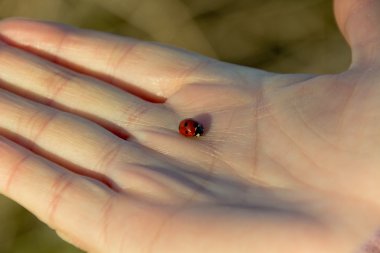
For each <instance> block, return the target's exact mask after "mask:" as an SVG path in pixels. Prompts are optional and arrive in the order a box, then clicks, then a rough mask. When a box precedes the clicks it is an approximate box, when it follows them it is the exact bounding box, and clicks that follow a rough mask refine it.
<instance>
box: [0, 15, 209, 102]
mask: <svg viewBox="0 0 380 253" xmlns="http://www.w3.org/2000/svg"><path fill="white" fill-rule="evenodd" d="M0 36H1V37H2V39H3V40H5V41H6V42H7V43H9V44H11V45H14V46H17V47H21V48H23V49H25V50H28V51H31V52H33V53H36V54H38V55H40V56H43V57H46V58H48V59H50V60H53V61H55V62H58V63H60V64H62V65H64V66H66V67H69V68H71V69H74V70H76V71H79V72H82V73H85V74H88V75H93V76H95V77H97V78H100V79H102V80H105V81H107V82H109V83H113V84H115V85H117V86H119V87H122V88H124V89H126V90H128V91H129V92H131V93H135V94H137V95H140V96H143V97H144V95H145V97H146V96H147V97H152V96H153V98H156V99H157V98H164V99H165V98H167V97H168V96H170V95H171V94H173V93H175V92H176V91H177V90H178V89H180V88H181V87H182V85H184V83H193V82H196V81H197V80H198V79H200V78H201V77H199V76H197V75H194V73H196V72H197V70H200V69H204V67H205V65H207V64H208V62H209V61H210V59H209V58H207V57H203V56H200V55H196V54H193V53H190V52H187V51H184V50H180V49H174V48H171V47H168V46H164V45H159V44H157V43H151V42H144V41H140V40H137V39H132V38H128V37H121V36H117V35H112V34H107V33H102V32H96V31H90V30H84V29H78V28H74V27H70V26H66V25H61V24H54V23H50V22H37V21H31V20H23V19H9V20H5V21H2V22H0ZM190 79H191V80H190ZM185 80H186V81H185Z"/></svg>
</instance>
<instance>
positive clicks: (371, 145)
mask: <svg viewBox="0 0 380 253" xmlns="http://www.w3.org/2000/svg"><path fill="white" fill-rule="evenodd" d="M336 14H337V20H338V24H339V26H340V27H341V30H342V31H343V34H344V35H345V37H346V38H347V40H348V42H349V44H350V46H351V48H352V52H353V64H352V66H351V68H350V69H349V70H347V71H346V72H344V73H340V74H336V75H321V76H316V75H299V74H294V75H279V74H273V73H267V72H264V71H259V70H254V69H250V68H245V67H241V66H235V65H231V64H227V63H222V62H219V61H216V60H212V59H209V58H206V57H202V56H199V55H195V54H191V53H188V52H184V51H182V50H178V49H172V48H169V47H166V46H163V45H158V44H155V43H147V42H141V41H137V40H133V39H130V38H120V37H117V36H113V35H108V34H103V33H97V32H92V31H85V30H79V29H75V28H70V27H66V26H62V25H55V24H49V23H46V22H45V23H43V22H33V21H25V20H8V21H3V22H2V23H0V35H1V36H2V38H3V40H4V41H6V43H7V44H4V45H2V46H1V47H2V50H1V56H0V63H1V71H0V79H1V80H2V83H1V85H2V88H3V89H2V90H1V91H0V109H1V112H2V115H1V121H0V134H1V135H2V136H3V137H2V138H1V141H0V156H1V160H0V175H1V176H0V189H1V192H2V193H3V194H5V195H6V196H8V197H10V198H11V199H14V200H15V201H17V202H19V203H20V204H22V205H23V206H25V207H26V208H28V209H29V210H30V211H31V212H33V213H34V214H35V215H36V216H37V217H39V218H40V219H41V220H42V221H44V222H45V223H47V224H48V225H49V226H51V227H52V228H53V229H55V230H57V232H58V234H59V235H61V236H62V237H63V238H64V239H66V240H68V241H70V242H71V243H73V244H74V245H76V246H78V247H80V248H82V249H84V250H86V251H89V252H107V253H114V252H115V253H119V252H136V253H137V252H165V253H167V252H181V253H182V252H184V253H185V252H279V251H281V252H310V253H312V252H327V253H328V252H334V253H336V252H354V251H355V250H357V249H358V248H359V247H360V245H361V244H362V243H363V242H364V241H365V240H366V239H367V238H368V237H369V236H370V235H371V234H373V233H374V232H375V231H376V230H377V229H378V227H379V225H380V221H379V215H378V213H379V208H380V200H379V197H378V196H379V194H380V187H379V186H378V185H379V183H378V182H379V181H380V170H379V166H380V159H379V158H378V157H379V156H378V154H379V153H380V135H379V130H378V129H379V127H380V109H379V108H380V100H379V93H380V85H379V84H380V77H379V75H378V72H379V68H380V64H379V59H380V57H379V54H380V53H379V52H378V50H377V49H378V48H379V47H380V30H379V29H378V24H379V23H380V2H378V1H370V0H363V1H358V0H337V1H336ZM17 48H18V49H17ZM187 117H193V118H196V119H197V120H198V121H200V122H202V123H203V124H204V126H205V129H206V133H205V135H204V136H202V137H200V138H190V139H189V138H185V137H183V136H180V135H179V134H178V132H177V128H178V123H179V121H180V120H181V119H184V118H187Z"/></svg>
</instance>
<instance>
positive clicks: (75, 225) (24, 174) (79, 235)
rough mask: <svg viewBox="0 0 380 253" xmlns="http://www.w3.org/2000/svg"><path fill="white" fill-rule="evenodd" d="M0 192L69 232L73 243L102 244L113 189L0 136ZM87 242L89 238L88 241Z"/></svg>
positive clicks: (90, 247) (84, 245) (93, 246)
mask: <svg viewBox="0 0 380 253" xmlns="http://www.w3.org/2000/svg"><path fill="white" fill-rule="evenodd" d="M0 157H1V159H0V175H1V176H0V192H1V193H2V194H4V195H6V196H8V197H9V198H11V199H13V200H15V201H16V202H18V203H20V204H21V205H22V206H24V207H25V208H27V209H28V210H30V211H31V212H32V213H34V214H35V215H36V216H37V217H38V218H39V219H40V220H42V221H43V222H45V223H47V224H48V225H49V226H50V227H52V228H53V229H56V230H58V231H61V232H64V233H65V234H70V235H71V237H72V238H75V239H74V240H72V242H73V243H75V244H76V246H78V247H80V248H82V249H85V250H89V251H94V252H97V250H96V251H95V249H99V248H100V247H101V245H100V243H101V242H100V241H99V231H100V230H101V228H102V227H101V226H102V225H104V224H101V221H102V220H103V221H104V219H102V216H103V214H104V209H105V207H107V206H110V205H111V204H110V203H111V202H112V201H113V200H112V199H114V198H115V196H116V193H115V192H113V191H112V190H111V189H109V188H107V187H106V186H105V185H103V184H102V183H100V182H98V181H96V180H92V179H89V178H86V177H83V176H80V175H76V174H74V173H72V172H70V171H68V170H66V169H64V168H62V167H60V166H58V165H57V164H54V163H52V162H50V161H48V160H45V159H43V158H42V157H39V156H37V155H36V154H34V153H32V152H31V151H29V150H27V149H25V148H22V147H21V146H19V145H17V144H16V143H14V142H11V141H9V140H7V139H5V138H3V137H0ZM88 242H91V244H90V243H88Z"/></svg>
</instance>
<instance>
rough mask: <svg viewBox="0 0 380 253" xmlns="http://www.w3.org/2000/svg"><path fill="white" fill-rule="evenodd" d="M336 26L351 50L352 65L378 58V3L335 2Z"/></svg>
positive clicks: (362, 0)
mask: <svg viewBox="0 0 380 253" xmlns="http://www.w3.org/2000/svg"><path fill="white" fill-rule="evenodd" d="M334 3H335V16H336V19H337V22H338V26H339V28H340V30H341V31H342V33H343V35H344V36H345V38H346V40H347V41H348V43H349V44H350V46H351V48H352V54H353V63H357V62H362V61H371V60H376V59H378V58H379V53H378V52H379V48H380V29H379V25H380V1H377V0H335V2H334Z"/></svg>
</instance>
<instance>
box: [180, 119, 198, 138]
mask: <svg viewBox="0 0 380 253" xmlns="http://www.w3.org/2000/svg"><path fill="white" fill-rule="evenodd" d="M178 131H179V133H180V134H182V135H183V136H186V137H193V136H196V137H199V136H201V135H203V131H204V128H203V126H202V124H200V123H199V122H197V121H196V120H193V119H190V118H189V119H184V120H182V121H181V122H180V123H179V127H178Z"/></svg>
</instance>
